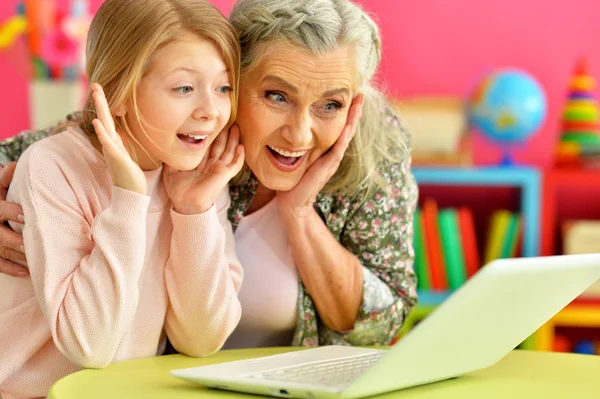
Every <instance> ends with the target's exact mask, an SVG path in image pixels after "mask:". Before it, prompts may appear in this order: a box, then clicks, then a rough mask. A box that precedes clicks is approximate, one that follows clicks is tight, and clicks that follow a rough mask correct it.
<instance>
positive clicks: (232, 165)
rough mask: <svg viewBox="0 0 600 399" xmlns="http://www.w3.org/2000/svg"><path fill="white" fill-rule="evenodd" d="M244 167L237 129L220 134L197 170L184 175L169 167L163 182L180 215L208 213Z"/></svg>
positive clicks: (242, 151) (166, 169) (234, 127)
mask: <svg viewBox="0 0 600 399" xmlns="http://www.w3.org/2000/svg"><path fill="white" fill-rule="evenodd" d="M243 165H244V147H243V146H242V145H241V144H240V132H239V128H238V127H237V126H232V127H231V128H230V129H229V133H228V132H227V131H222V132H221V133H219V135H218V136H217V138H215V141H214V142H213V143H212V144H211V146H210V148H209V150H208V152H207V154H205V156H204V158H203V159H202V162H200V165H198V166H197V167H196V168H195V169H194V170H190V171H185V172H180V171H178V170H176V169H173V168H171V167H170V166H168V165H165V167H164V170H163V183H164V184H165V187H166V189H167V193H168V195H169V198H170V199H171V202H172V203H173V209H174V210H175V212H177V213H181V214H186V215H194V214H199V213H204V212H206V211H207V210H209V209H210V207H211V206H212V205H213V204H214V203H215V201H216V200H217V197H218V196H219V193H221V191H222V190H223V189H224V188H225V187H226V186H227V184H228V183H229V180H231V178H233V177H234V176H235V175H236V174H237V173H238V172H239V171H240V170H241V169H242V166H243Z"/></svg>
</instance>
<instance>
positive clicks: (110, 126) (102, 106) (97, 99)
mask: <svg viewBox="0 0 600 399" xmlns="http://www.w3.org/2000/svg"><path fill="white" fill-rule="evenodd" d="M93 98H94V105H95V106H96V114H97V117H98V119H99V120H100V121H101V122H102V124H103V125H104V128H105V130H106V132H107V133H108V134H109V136H110V137H111V138H114V136H115V135H116V132H115V125H114V121H113V119H112V116H111V114H110V109H109V107H108V102H107V101H106V97H105V96H104V91H103V90H102V87H101V86H100V85H99V84H97V83H94V84H93Z"/></svg>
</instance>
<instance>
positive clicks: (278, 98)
mask: <svg viewBox="0 0 600 399" xmlns="http://www.w3.org/2000/svg"><path fill="white" fill-rule="evenodd" d="M265 96H266V97H267V98H268V99H269V100H271V101H275V102H276V103H282V102H284V101H285V97H284V96H283V94H281V93H278V92H276V91H267V92H266V93H265Z"/></svg>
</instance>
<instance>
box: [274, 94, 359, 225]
mask: <svg viewBox="0 0 600 399" xmlns="http://www.w3.org/2000/svg"><path fill="white" fill-rule="evenodd" d="M362 108H363V96H362V94H359V95H358V96H356V97H355V98H354V99H353V101H352V104H351V105H350V110H349V111H348V117H347V119H346V125H345V126H344V128H343V130H342V134H341V135H340V137H338V139H337V141H336V142H335V144H334V145H333V147H331V148H330V149H329V151H327V152H326V153H324V154H323V155H322V156H321V157H320V158H319V159H317V160H316V161H315V162H314V163H313V164H312V165H311V166H310V168H308V170H307V171H306V173H305V174H304V176H302V179H300V181H299V182H298V184H297V185H296V186H295V187H294V188H293V189H291V190H289V191H278V192H277V200H278V201H279V212H280V214H281V217H282V218H283V220H284V223H286V222H288V221H294V220H298V219H302V218H305V217H307V216H309V215H310V214H311V212H312V211H313V204H314V203H315V201H316V198H317V194H319V192H321V190H322V189H323V187H325V184H327V182H328V181H329V179H331V177H332V176H333V175H334V174H335V172H336V171H337V169H338V168H339V166H340V163H341V162H342V159H343V158H344V154H345V152H346V149H347V148H348V145H349V144H350V141H351V140H352V137H354V134H355V133H356V127H357V126H358V122H359V120H360V117H361V115H362Z"/></svg>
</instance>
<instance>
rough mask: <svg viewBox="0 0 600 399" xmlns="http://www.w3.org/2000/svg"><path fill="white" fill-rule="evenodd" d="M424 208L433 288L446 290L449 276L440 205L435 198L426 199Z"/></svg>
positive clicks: (426, 241) (424, 227)
mask: <svg viewBox="0 0 600 399" xmlns="http://www.w3.org/2000/svg"><path fill="white" fill-rule="evenodd" d="M422 209H423V210H422V212H423V229H424V230H425V243H426V244H425V246H426V247H427V260H428V261H429V262H428V263H429V265H428V267H429V277H430V279H431V281H430V285H431V289H432V290H433V291H444V290H447V289H448V278H447V277H446V264H445V262H444V253H443V252H442V243H441V239H440V230H439V227H438V206H437V203H436V202H435V201H434V200H432V199H426V200H425V201H424V202H423V208H422Z"/></svg>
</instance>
